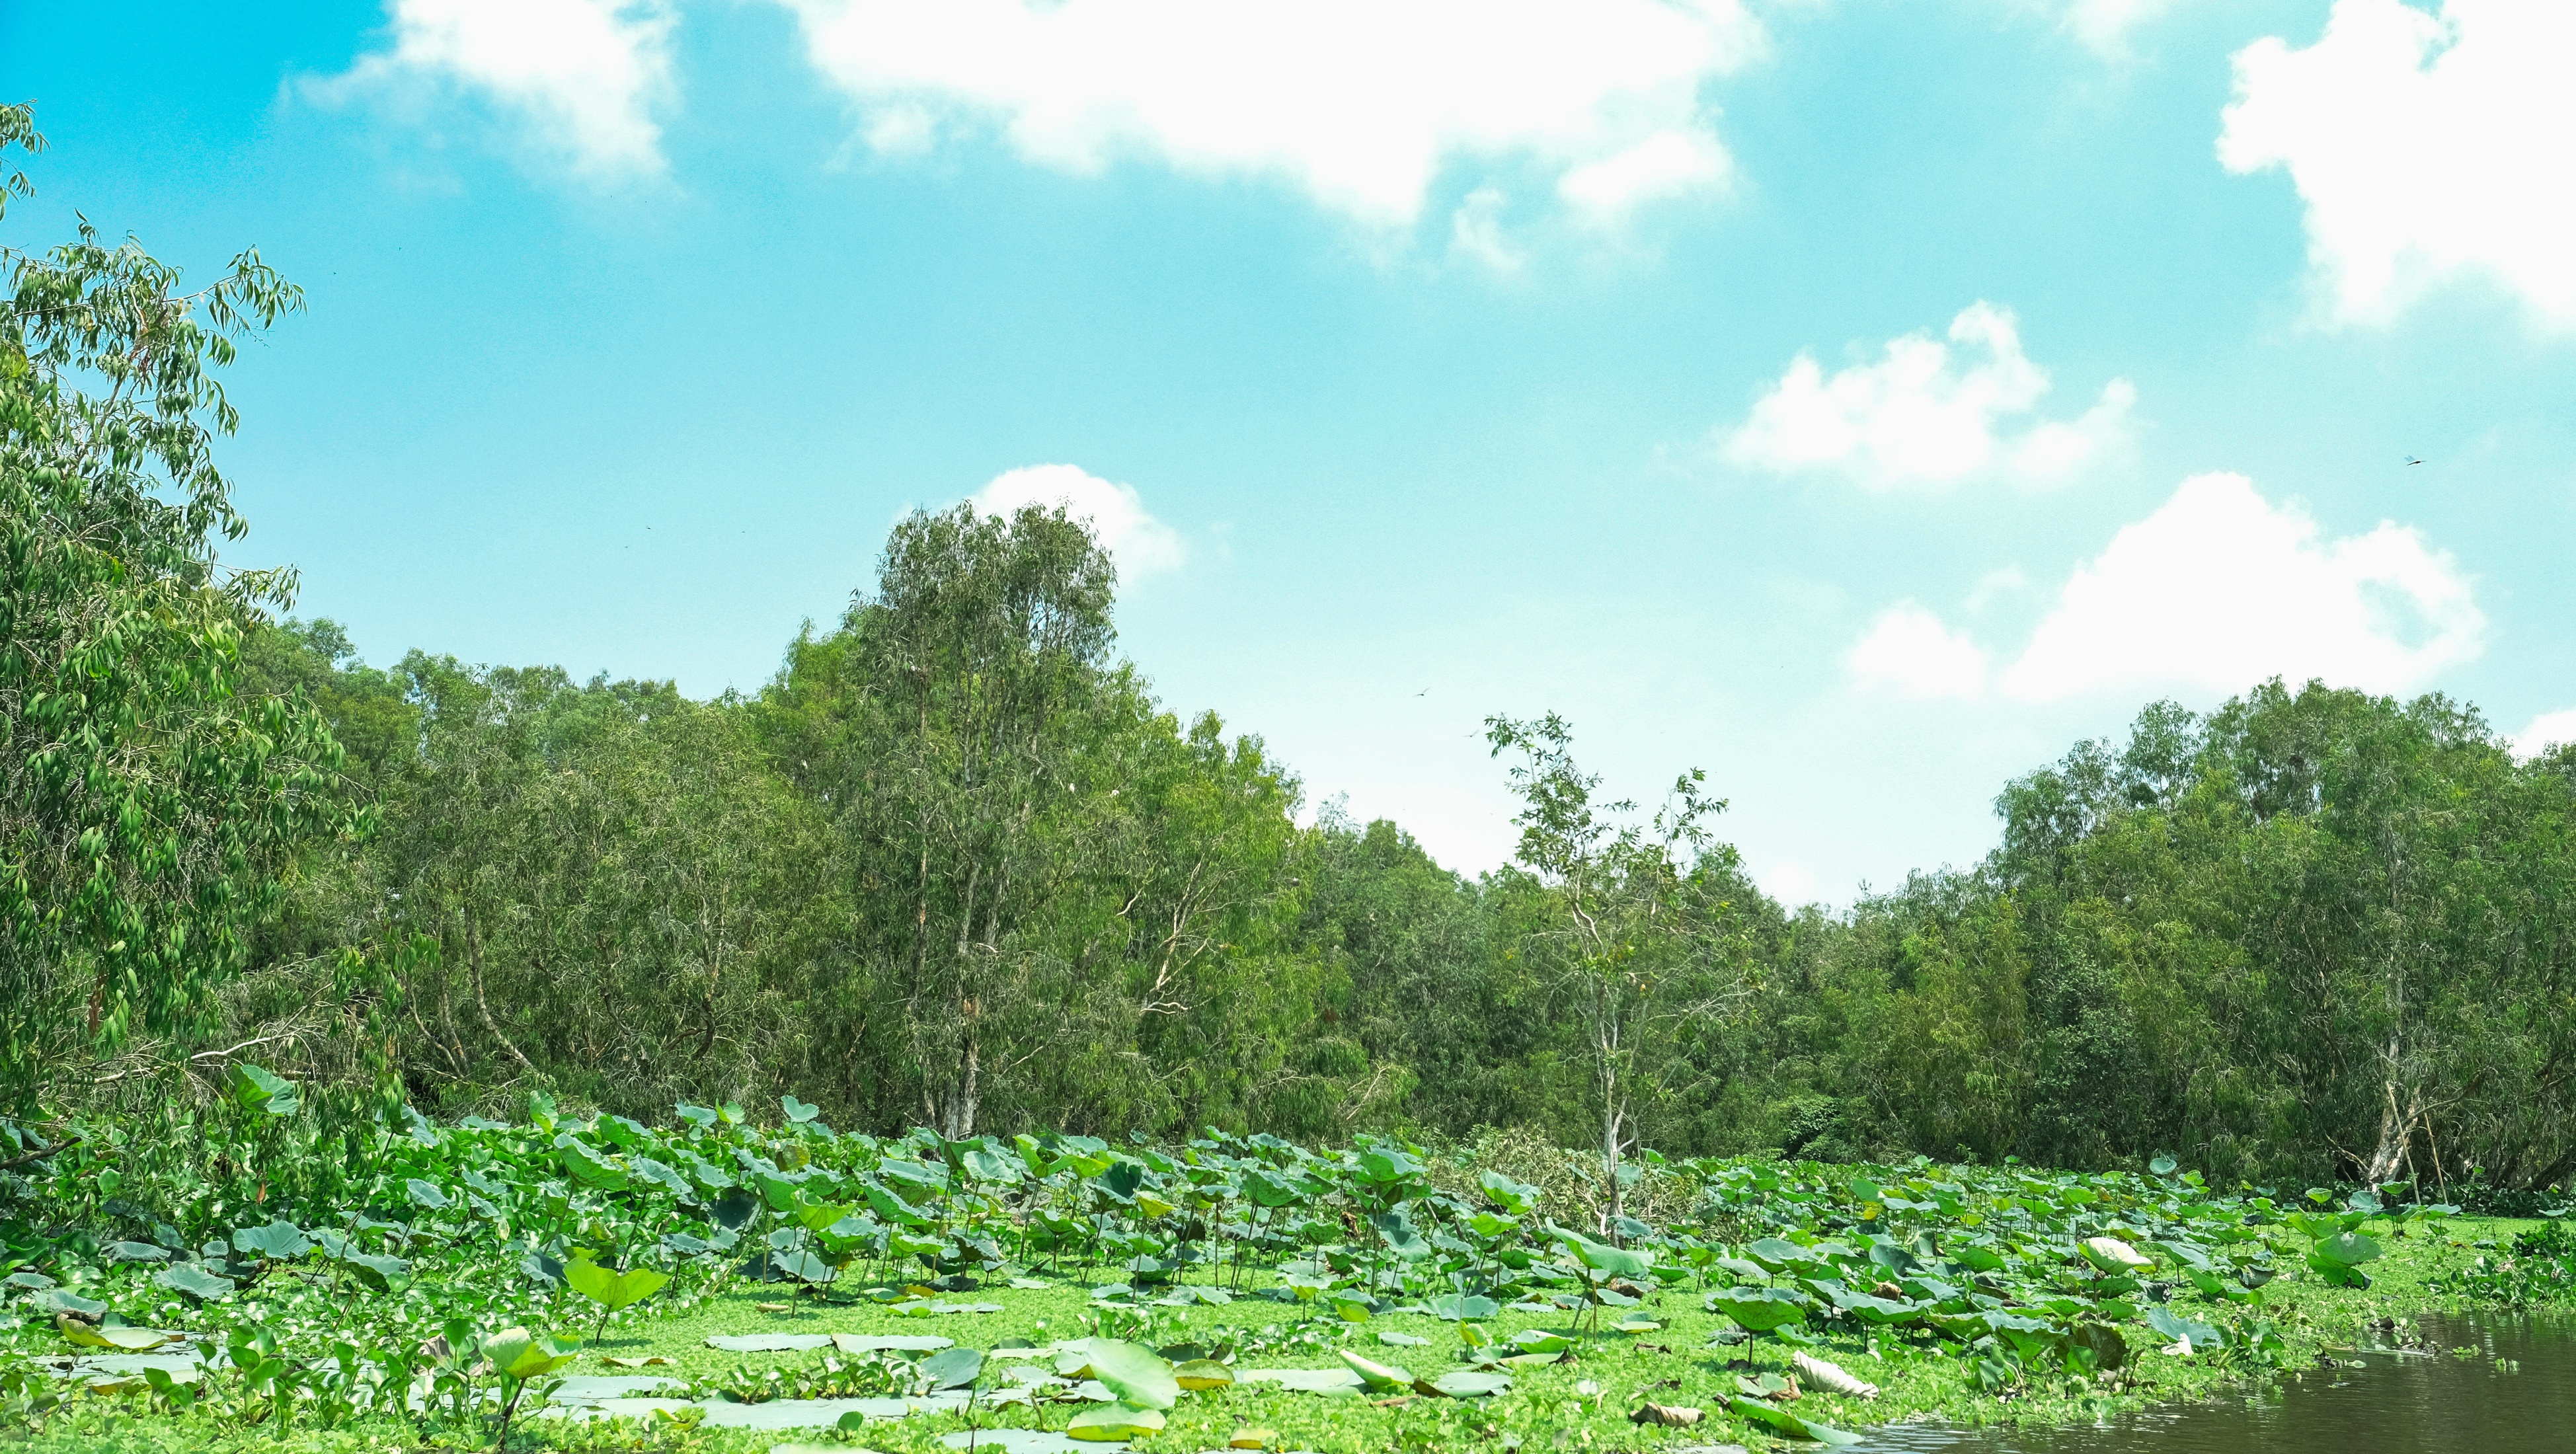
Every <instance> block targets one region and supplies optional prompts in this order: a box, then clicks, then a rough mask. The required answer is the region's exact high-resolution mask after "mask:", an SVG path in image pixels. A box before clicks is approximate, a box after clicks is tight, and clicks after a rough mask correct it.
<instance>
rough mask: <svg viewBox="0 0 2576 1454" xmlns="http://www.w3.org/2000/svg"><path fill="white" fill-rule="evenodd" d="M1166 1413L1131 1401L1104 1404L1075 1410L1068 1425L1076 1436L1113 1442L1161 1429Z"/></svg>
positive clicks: (1071, 1432) (1092, 1440) (1068, 1429)
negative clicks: (1128, 1402) (1133, 1403)
mask: <svg viewBox="0 0 2576 1454" xmlns="http://www.w3.org/2000/svg"><path fill="white" fill-rule="evenodd" d="M1162 1427H1163V1416H1162V1414H1161V1413H1160V1412H1159V1411H1158V1410H1155V1409H1145V1408H1136V1407H1133V1406H1131V1405H1128V1404H1104V1405H1102V1406H1100V1407H1099V1408H1093V1409H1085V1410H1083V1411H1082V1412H1081V1413H1078V1414H1075V1415H1074V1416H1073V1418H1072V1420H1071V1421H1070V1422H1068V1423H1067V1424H1066V1425H1065V1426H1064V1431H1065V1433H1066V1434H1067V1435H1069V1436H1070V1437H1072V1438H1076V1439H1081V1440H1084V1441H1085V1442H1091V1443H1112V1442H1116V1441H1120V1440H1126V1439H1133V1438H1135V1437H1137V1436H1138V1435H1140V1434H1152V1433H1157V1432H1160V1431H1161V1429H1162Z"/></svg>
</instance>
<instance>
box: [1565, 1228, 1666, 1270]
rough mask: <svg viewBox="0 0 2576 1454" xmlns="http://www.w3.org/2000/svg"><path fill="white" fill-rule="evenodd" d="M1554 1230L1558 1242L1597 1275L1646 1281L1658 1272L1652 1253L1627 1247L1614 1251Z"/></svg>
mask: <svg viewBox="0 0 2576 1454" xmlns="http://www.w3.org/2000/svg"><path fill="white" fill-rule="evenodd" d="M1550 1230H1551V1231H1552V1232H1553V1233H1554V1234H1555V1237H1556V1240H1557V1241H1559V1242H1562V1243H1564V1244H1565V1245H1566V1246H1567V1247H1568V1248H1570V1249H1572V1250H1573V1252H1574V1256H1575V1259H1576V1260H1577V1261H1579V1262H1581V1263H1582V1264H1583V1265H1584V1266H1586V1267H1589V1268H1591V1269H1592V1270H1593V1271H1595V1272H1603V1273H1608V1274H1609V1275H1610V1276H1612V1277H1645V1276H1648V1275H1650V1274H1651V1273H1652V1272H1653V1270H1654V1266H1655V1259H1654V1255H1653V1254H1652V1253H1646V1252H1631V1251H1629V1250H1628V1249H1627V1248H1625V1247H1612V1246H1610V1245H1608V1244H1607V1243H1602V1242H1595V1241H1593V1240H1592V1239H1591V1238H1589V1237H1586V1236H1584V1235H1583V1234H1582V1233H1580V1232H1577V1231H1573V1230H1572V1229H1570V1228H1566V1227H1555V1228H1551V1229H1550Z"/></svg>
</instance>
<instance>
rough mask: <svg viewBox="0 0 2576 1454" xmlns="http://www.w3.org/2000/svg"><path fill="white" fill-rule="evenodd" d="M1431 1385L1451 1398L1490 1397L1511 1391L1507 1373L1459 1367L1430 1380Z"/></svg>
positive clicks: (1509, 1378) (1509, 1376) (1510, 1381)
mask: <svg viewBox="0 0 2576 1454" xmlns="http://www.w3.org/2000/svg"><path fill="white" fill-rule="evenodd" d="M1431 1387H1432V1388H1434V1389H1437V1390H1438V1391H1440V1392H1441V1393H1444V1394H1446V1395H1448V1396H1449V1397H1451V1398H1492V1397H1493V1396H1494V1395H1496V1394H1503V1393H1509V1392H1511V1391H1512V1380H1511V1375H1509V1374H1504V1373H1474V1372H1470V1371H1468V1370H1466V1369H1459V1370H1456V1371H1454V1372H1450V1373H1444V1374H1442V1375H1440V1376H1439V1377H1438V1378H1435V1379H1433V1380H1431Z"/></svg>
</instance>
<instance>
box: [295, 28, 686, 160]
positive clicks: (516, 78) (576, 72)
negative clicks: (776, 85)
mask: <svg viewBox="0 0 2576 1454" xmlns="http://www.w3.org/2000/svg"><path fill="white" fill-rule="evenodd" d="M386 8H387V11H388V13H389V17H390V19H391V20H392V22H393V43H392V48H391V49H389V50H384V51H379V52H376V53H374V54H371V55H367V56H363V57H360V58H359V61H358V63H357V65H355V66H354V67H352V68H351V69H350V70H348V71H347V72H346V73H344V74H342V75H339V76H335V77H331V78H329V79H326V80H319V81H312V82H308V83H306V85H305V88H304V89H305V91H306V93H307V94H308V95H311V96H313V97H314V98H315V99H317V100H320V101H323V102H325V103H330V104H336V103H338V102H340V101H342V100H345V99H347V98H349V97H351V96H355V95H360V94H365V93H370V92H383V91H388V90H402V89H407V88H411V87H417V86H421V85H424V84H426V85H432V86H454V87H457V88H460V89H463V90H466V91H470V92H479V93H481V94H482V95H484V96H486V97H487V98H489V99H490V100H491V101H493V102H495V103H497V104H499V105H500V106H501V107H502V108H503V109H504V110H506V111H509V112H511V113H513V114H514V115H515V116H516V117H517V118H518V119H520V120H521V121H523V122H525V123H527V124H528V125H529V126H530V127H531V128H532V131H533V134H534V137H535V139H536V140H537V141H538V143H539V145H540V146H541V147H542V148H544V149H546V150H550V151H552V152H554V153H556V154H558V155H559V156H560V157H562V158H563V159H564V160H565V161H567V162H569V163H570V165H571V166H572V168H573V170H574V171H575V172H577V173H579V174H582V175H585V176H589V177H593V178H598V179H616V178H623V177H634V176H658V175H660V174H661V172H662V169H663V161H662V129H661V127H660V126H659V125H658V124H657V123H656V122H655V121H654V119H653V112H654V109H655V108H656V107H658V106H662V105H666V104H667V103H668V102H669V101H670V99H671V97H672V95H673V90H674V88H673V85H672V79H671V51H670V38H671V29H672V26H673V25H674V23H675V22H676V20H677V18H678V17H677V15H676V14H675V13H674V11H673V10H672V8H671V4H670V0H390V3H389V4H388V5H387V7H386Z"/></svg>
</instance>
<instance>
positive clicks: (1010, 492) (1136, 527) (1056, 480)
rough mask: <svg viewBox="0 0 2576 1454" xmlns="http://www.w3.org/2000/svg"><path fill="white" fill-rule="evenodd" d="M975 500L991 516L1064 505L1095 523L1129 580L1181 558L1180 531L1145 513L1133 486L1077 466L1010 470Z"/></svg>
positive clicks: (1096, 532)
mask: <svg viewBox="0 0 2576 1454" xmlns="http://www.w3.org/2000/svg"><path fill="white" fill-rule="evenodd" d="M973 503H974V506H975V508H976V509H978V510H981V511H983V512H984V513H985V514H987V515H1007V514H1009V513H1011V512H1012V511H1015V510H1017V509H1019V508H1020V507H1021V506H1023V505H1046V506H1050V507H1052V506H1057V505H1061V506H1063V507H1064V512H1065V514H1067V515H1069V516H1071V517H1073V518H1074V519H1076V520H1082V521H1087V522H1088V523H1089V524H1090V526H1091V531H1092V534H1094V535H1096V536H1098V537H1099V538H1100V543H1101V544H1102V545H1103V546H1105V547H1107V548H1108V551H1109V554H1110V555H1111V556H1112V557H1113V558H1115V559H1116V560H1117V562H1118V572H1119V574H1120V575H1123V576H1125V577H1127V578H1128V579H1130V580H1133V579H1135V578H1136V577H1138V576H1141V575H1148V574H1151V573H1152V572H1154V571H1158V570H1170V569H1172V568H1174V567H1176V566H1178V565H1179V564H1180V563H1181V558H1182V555H1183V551H1182V548H1181V537H1180V533H1179V532H1178V531H1176V530H1174V529H1172V527H1170V526H1169V525H1166V524H1164V523H1163V522H1162V521H1160V520H1157V519H1155V518H1154V517H1153V516H1151V515H1149V514H1147V513H1145V502H1144V500H1143V499H1142V498H1140V497H1139V496H1138V495H1137V493H1136V490H1135V487H1134V486H1132V485H1121V484H1114V483H1112V482H1110V481H1108V480H1104V479H1102V478H1100V477H1099V476H1098V475H1095V474H1092V473H1091V472H1089V471H1088V470H1084V469H1081V468H1079V467H1077V466H1074V465H1069V464H1039V465H1029V466H1026V467H1025V468H1021V469H1015V470H1006V471H1004V472H1003V473H1001V474H998V475H995V476H994V477H993V482H992V483H991V484H988V485H986V486H985V487H984V488H982V489H980V490H978V491H976V492H975V495H974V498H973Z"/></svg>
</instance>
